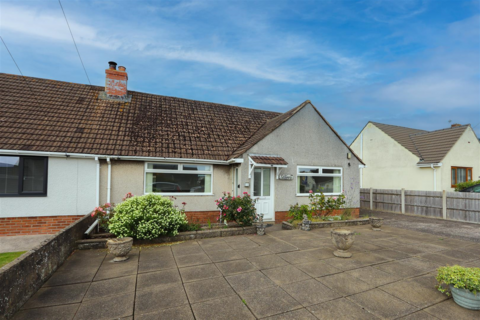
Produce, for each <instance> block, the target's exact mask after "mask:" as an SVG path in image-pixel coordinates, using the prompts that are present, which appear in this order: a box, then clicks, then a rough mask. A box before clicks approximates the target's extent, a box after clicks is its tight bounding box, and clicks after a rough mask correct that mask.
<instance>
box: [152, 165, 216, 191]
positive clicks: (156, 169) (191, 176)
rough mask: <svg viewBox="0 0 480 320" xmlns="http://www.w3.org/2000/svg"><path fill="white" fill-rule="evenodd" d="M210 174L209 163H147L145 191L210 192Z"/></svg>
mask: <svg viewBox="0 0 480 320" xmlns="http://www.w3.org/2000/svg"><path fill="white" fill-rule="evenodd" d="M212 174H213V172H212V166H211V165H198V164H173V163H168V164H167V163H147V164H146V165H145V193H161V194H183V193H185V194H211V193H212Z"/></svg>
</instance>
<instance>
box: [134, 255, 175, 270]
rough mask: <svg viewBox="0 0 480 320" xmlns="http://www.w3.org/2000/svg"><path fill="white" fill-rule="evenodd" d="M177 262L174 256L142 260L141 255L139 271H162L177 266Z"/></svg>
mask: <svg viewBox="0 0 480 320" xmlns="http://www.w3.org/2000/svg"><path fill="white" fill-rule="evenodd" d="M176 267H177V263H176V262H175V259H174V258H173V256H166V257H165V258H160V259H149V260H142V259H141V256H140V263H139V264H138V273H144V272H152V271H160V270H166V269H172V268H176Z"/></svg>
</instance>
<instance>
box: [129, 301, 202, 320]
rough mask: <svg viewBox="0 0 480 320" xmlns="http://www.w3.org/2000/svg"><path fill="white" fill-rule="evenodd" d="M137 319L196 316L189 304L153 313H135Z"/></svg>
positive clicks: (182, 319)
mask: <svg viewBox="0 0 480 320" xmlns="http://www.w3.org/2000/svg"><path fill="white" fill-rule="evenodd" d="M135 319H136V320H159V319H167V320H169V319H172V320H173V319H175V320H195V318H194V317H193V313H192V309H191V308H190V305H188V304H187V305H183V306H180V307H175V308H170V309H164V310H159V311H156V312H152V313H146V314H141V315H137V314H135Z"/></svg>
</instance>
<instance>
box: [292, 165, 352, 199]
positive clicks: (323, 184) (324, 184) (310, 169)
mask: <svg viewBox="0 0 480 320" xmlns="http://www.w3.org/2000/svg"><path fill="white" fill-rule="evenodd" d="M310 190H312V191H313V192H314V193H317V192H318V193H319V192H323V193H324V194H330V195H335V194H340V193H342V168H331V167H316V166H299V167H297V195H308V194H309V192H310Z"/></svg>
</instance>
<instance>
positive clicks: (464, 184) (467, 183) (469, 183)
mask: <svg viewBox="0 0 480 320" xmlns="http://www.w3.org/2000/svg"><path fill="white" fill-rule="evenodd" d="M476 184H480V180H477V181H465V182H460V183H457V185H456V186H455V191H462V190H463V189H467V188H468V187H471V186H474V185H476Z"/></svg>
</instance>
